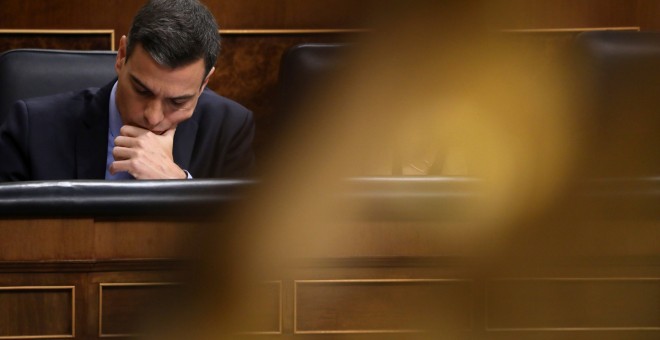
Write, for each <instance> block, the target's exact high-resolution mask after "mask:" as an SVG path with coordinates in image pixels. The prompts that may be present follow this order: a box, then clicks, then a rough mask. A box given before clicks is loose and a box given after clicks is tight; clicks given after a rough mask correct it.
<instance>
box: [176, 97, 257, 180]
mask: <svg viewBox="0 0 660 340" xmlns="http://www.w3.org/2000/svg"><path fill="white" fill-rule="evenodd" d="M253 139H254V118H253V115H252V112H251V111H250V110H248V109H246V108H245V107H243V106H242V105H240V104H238V103H236V102H234V101H232V100H230V99H227V98H225V97H222V96H220V95H218V94H217V93H215V92H213V91H211V90H209V89H205V90H204V92H203V93H202V95H201V96H200V97H199V101H198V103H197V107H196V108H195V111H194V113H193V115H192V117H191V118H190V119H188V120H187V121H185V122H182V123H180V124H179V126H178V127H177V131H176V134H175V135H174V160H175V161H176V162H177V164H179V166H181V167H182V168H185V169H187V170H188V171H189V172H190V173H191V174H192V175H193V177H194V178H227V177H245V176H249V175H250V174H251V172H252V168H253V166H254V154H253V151H252V141H253Z"/></svg>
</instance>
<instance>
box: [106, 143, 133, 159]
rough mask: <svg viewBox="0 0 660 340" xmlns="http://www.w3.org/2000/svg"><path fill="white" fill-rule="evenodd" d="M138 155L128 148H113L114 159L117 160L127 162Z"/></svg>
mask: <svg viewBox="0 0 660 340" xmlns="http://www.w3.org/2000/svg"><path fill="white" fill-rule="evenodd" d="M136 155H137V152H136V151H135V150H134V149H132V148H126V147H122V146H115V147H114V148H112V157H113V158H114V159H115V160H118V161H119V160H125V159H131V158H134V157H135V156H136Z"/></svg>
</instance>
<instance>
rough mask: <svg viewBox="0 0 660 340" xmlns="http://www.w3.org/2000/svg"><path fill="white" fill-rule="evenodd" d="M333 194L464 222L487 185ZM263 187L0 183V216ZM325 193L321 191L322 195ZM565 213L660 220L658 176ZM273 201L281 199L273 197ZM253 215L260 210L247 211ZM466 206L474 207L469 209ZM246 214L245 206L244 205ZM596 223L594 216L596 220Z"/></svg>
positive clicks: (220, 203)
mask: <svg viewBox="0 0 660 340" xmlns="http://www.w3.org/2000/svg"><path fill="white" fill-rule="evenodd" d="M348 184H349V185H348V190H346V191H344V192H341V193H339V192H333V193H329V194H331V195H338V196H335V197H336V198H337V199H341V200H347V201H348V202H349V203H350V204H352V205H356V206H358V207H359V208H360V209H359V211H361V212H362V213H363V214H364V215H362V216H361V217H362V218H365V219H385V220H389V219H406V220H411V219H412V220H415V219H436V220H437V219H439V220H451V219H463V218H466V217H468V216H467V215H466V214H469V213H471V211H473V210H471V209H469V207H471V206H472V204H475V203H476V204H480V203H483V202H486V203H487V202H488V201H487V200H486V201H480V200H481V199H483V198H486V199H487V197H486V196H485V195H486V193H485V192H483V191H482V184H483V182H482V181H481V180H478V179H474V178H456V177H453V178H452V177H362V178H353V179H349V180H348ZM258 186H259V183H258V182H257V181H248V180H180V181H172V180H167V181H83V180H79V181H43V182H18V183H4V184H0V218H10V217H30V218H38V217H108V218H113V217H138V218H140V217H145V218H158V217H182V218H186V219H192V218H196V217H205V216H212V215H213V214H217V213H218V211H219V210H220V209H222V208H231V207H232V206H231V204H232V203H236V202H238V201H239V200H243V199H247V198H248V193H247V192H246V190H247V189H250V188H254V189H258ZM319 194H322V193H319ZM563 198H566V199H567V202H564V203H563V204H561V205H560V207H563V208H561V209H568V210H570V209H575V210H576V212H578V213H579V210H580V209H584V208H589V209H591V210H592V211H591V212H595V213H596V215H600V216H601V217H603V216H604V217H610V216H623V217H635V218H640V217H641V218H652V219H658V218H660V178H657V177H649V178H631V179H626V178H622V179H603V180H590V181H585V182H582V183H579V185H577V186H576V187H575V189H574V190H573V191H572V192H570V193H569V195H567V196H566V197H563ZM272 199H273V200H276V199H282V198H281V197H279V198H278V197H273V198H272ZM247 206H248V207H250V208H253V209H259V207H256V206H254V207H253V206H251V205H250V204H248V205H247ZM465 207H468V209H464V208H465ZM243 208H244V207H243ZM591 217H593V216H591Z"/></svg>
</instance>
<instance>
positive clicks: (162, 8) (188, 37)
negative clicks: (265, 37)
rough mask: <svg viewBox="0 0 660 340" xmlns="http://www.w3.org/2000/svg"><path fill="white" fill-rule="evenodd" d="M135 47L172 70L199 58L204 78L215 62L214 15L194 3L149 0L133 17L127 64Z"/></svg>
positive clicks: (216, 35) (217, 50)
mask: <svg viewBox="0 0 660 340" xmlns="http://www.w3.org/2000/svg"><path fill="white" fill-rule="evenodd" d="M137 44H140V45H142V48H144V50H145V51H147V53H149V55H151V57H152V58H154V60H155V61H156V62H157V63H159V64H161V65H165V66H169V67H171V68H175V67H179V66H185V65H188V64H190V63H193V62H194V61H196V60H198V59H200V58H202V59H204V66H205V69H206V72H205V73H204V76H206V75H208V73H209V71H210V70H211V68H212V67H213V66H214V65H215V62H216V60H217V59H218V54H219V53H220V34H219V33H218V24H217V23H216V22H215V18H213V14H211V12H210V11H209V10H208V8H206V6H204V5H203V4H201V3H200V2H199V1H197V0H150V1H149V2H147V3H146V4H145V5H144V6H143V7H142V8H141V9H140V10H139V11H138V13H137V14H136V15H135V18H133V24H132V25H131V29H130V31H129V32H128V43H127V47H126V60H127V61H128V58H129V57H130V56H131V53H132V52H133V49H135V46H136V45H137Z"/></svg>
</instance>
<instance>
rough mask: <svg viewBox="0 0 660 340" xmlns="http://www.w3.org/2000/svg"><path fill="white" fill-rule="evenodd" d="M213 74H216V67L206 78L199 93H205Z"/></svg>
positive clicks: (212, 68)
mask: <svg viewBox="0 0 660 340" xmlns="http://www.w3.org/2000/svg"><path fill="white" fill-rule="evenodd" d="M213 72H215V67H211V70H210V71H209V74H207V75H206V78H204V82H203V83H202V87H201V88H200V89H199V92H202V91H204V89H205V88H206V85H207V84H208V83H209V80H210V79H211V75H212V74H213Z"/></svg>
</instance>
